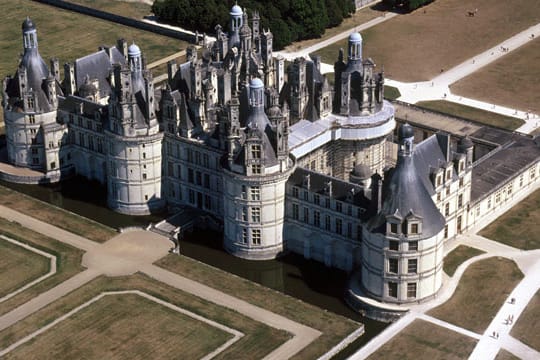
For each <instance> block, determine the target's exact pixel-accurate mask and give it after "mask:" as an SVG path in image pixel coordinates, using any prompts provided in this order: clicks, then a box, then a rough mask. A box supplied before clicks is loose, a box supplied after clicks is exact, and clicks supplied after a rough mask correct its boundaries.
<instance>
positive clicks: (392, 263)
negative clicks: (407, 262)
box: [388, 258, 399, 274]
mask: <svg viewBox="0 0 540 360" xmlns="http://www.w3.org/2000/svg"><path fill="white" fill-rule="evenodd" d="M398 264H399V263H398V259H397V258H390V259H388V272H391V273H393V274H397V273H398Z"/></svg>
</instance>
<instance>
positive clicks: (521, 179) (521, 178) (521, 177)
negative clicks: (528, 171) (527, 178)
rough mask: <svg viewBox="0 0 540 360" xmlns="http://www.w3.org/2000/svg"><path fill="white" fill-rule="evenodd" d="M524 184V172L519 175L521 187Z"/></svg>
mask: <svg viewBox="0 0 540 360" xmlns="http://www.w3.org/2000/svg"><path fill="white" fill-rule="evenodd" d="M522 186H523V174H521V175H520V176H519V187H522Z"/></svg>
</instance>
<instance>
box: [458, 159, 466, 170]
mask: <svg viewBox="0 0 540 360" xmlns="http://www.w3.org/2000/svg"><path fill="white" fill-rule="evenodd" d="M463 170H465V162H464V161H463V160H461V161H460V162H459V171H460V172H462V171H463Z"/></svg>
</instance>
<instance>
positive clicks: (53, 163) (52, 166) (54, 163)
mask: <svg viewBox="0 0 540 360" xmlns="http://www.w3.org/2000/svg"><path fill="white" fill-rule="evenodd" d="M55 168H56V162H54V161H53V162H51V169H55Z"/></svg>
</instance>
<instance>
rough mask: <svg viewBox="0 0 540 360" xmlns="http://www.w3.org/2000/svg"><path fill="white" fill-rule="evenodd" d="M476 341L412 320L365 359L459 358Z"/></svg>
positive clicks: (425, 322) (465, 356)
mask: <svg viewBox="0 0 540 360" xmlns="http://www.w3.org/2000/svg"><path fill="white" fill-rule="evenodd" d="M475 345H476V340H475V339H473V338H470V337H468V336H465V335H462V334H459V333H456V332H453V331H451V330H448V329H446V328H443V327H440V326H437V325H434V324H432V323H429V322H427V321H422V320H415V321H414V322H413V323H411V324H410V325H409V326H407V327H406V328H405V329H403V330H401V332H399V334H397V335H396V336H394V337H393V338H392V339H391V340H390V341H389V342H387V343H386V344H384V345H383V346H382V347H380V348H379V349H378V350H377V351H376V352H375V353H373V354H372V355H371V356H369V357H368V359H369V360H378V359H380V360H393V359H395V360H407V359H410V360H433V359H445V360H452V359H455V360H460V359H466V358H467V357H468V356H469V354H470V353H471V352H472V351H473V349H474V347H475Z"/></svg>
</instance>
